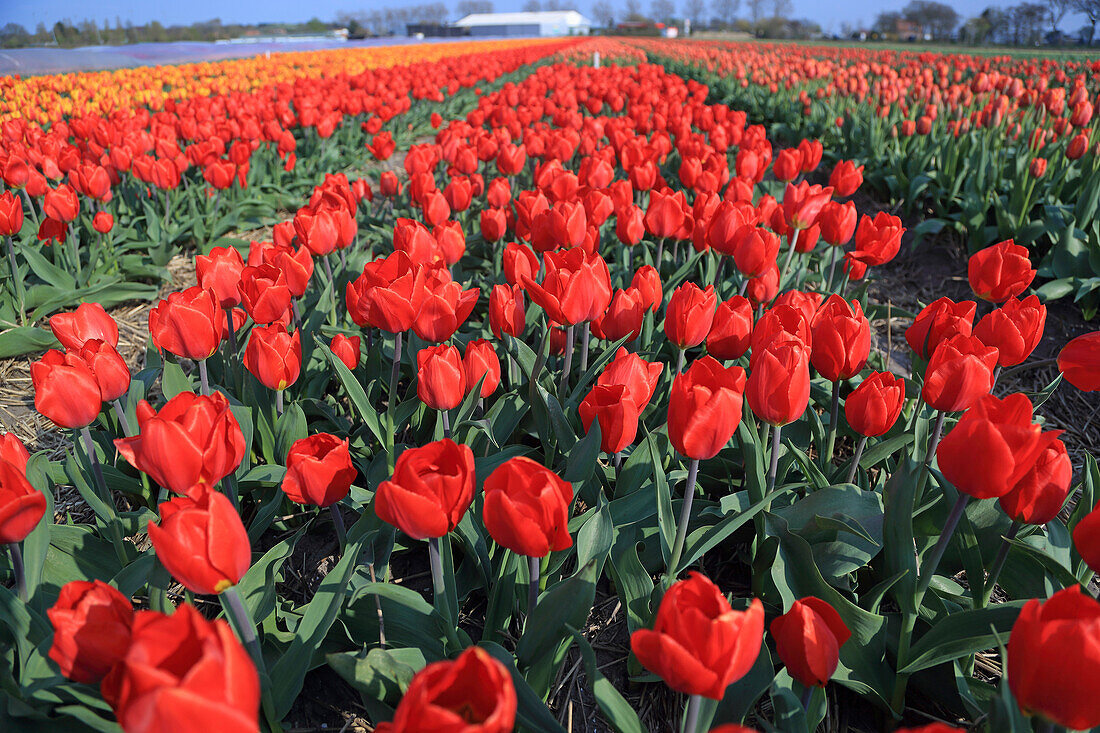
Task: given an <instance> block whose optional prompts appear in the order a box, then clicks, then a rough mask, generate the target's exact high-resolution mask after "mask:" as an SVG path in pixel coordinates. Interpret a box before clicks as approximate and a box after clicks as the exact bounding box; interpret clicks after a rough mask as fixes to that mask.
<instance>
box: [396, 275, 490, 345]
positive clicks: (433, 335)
mask: <svg viewBox="0 0 1100 733" xmlns="http://www.w3.org/2000/svg"><path fill="white" fill-rule="evenodd" d="M422 282H423V285H422V287H420V288H419V289H418V290H417V291H416V294H415V301H414V303H413V307H414V308H415V310H416V318H415V319H414V320H413V324H412V327H413V331H415V332H416V335H417V336H419V337H420V338H422V339H424V340H425V341H434V342H437V343H438V342H441V341H447V340H448V339H450V338H451V336H453V335H454V333H455V331H457V330H458V328H459V326H461V325H462V324H463V322H465V320H466V319H467V318H469V317H470V313H471V312H472V311H473V309H474V306H475V305H476V304H477V298H478V295H479V294H480V292H481V291H480V290H479V289H478V288H471V289H470V290H463V289H462V286H461V285H459V284H458V283H456V282H455V281H454V280H452V279H451V274H450V272H448V271H447V270H446V269H444V268H442V267H435V268H430V269H429V270H427V271H426V272H425V273H424V278H423V281H422Z"/></svg>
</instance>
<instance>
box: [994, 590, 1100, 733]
mask: <svg viewBox="0 0 1100 733" xmlns="http://www.w3.org/2000/svg"><path fill="white" fill-rule="evenodd" d="M1007 652H1008V667H1007V671H1008V686H1009V688H1010V689H1011V690H1012V694H1013V696H1015V698H1016V702H1017V704H1018V705H1019V706H1020V709H1021V710H1023V711H1024V712H1026V713H1028V714H1031V715H1039V716H1042V717H1043V718H1045V719H1047V720H1050V721H1051V722H1053V723H1056V724H1058V725H1062V726H1065V727H1066V728H1072V729H1074V730H1087V729H1090V728H1094V727H1096V726H1098V725H1100V695H1097V694H1096V693H1097V689H1098V688H1100V685H1098V683H1097V677H1096V674H1097V672H1096V670H1097V667H1098V665H1100V603H1097V602H1096V600H1095V599H1093V598H1092V597H1090V596H1087V595H1085V594H1083V593H1082V592H1081V589H1080V587H1079V586H1076V585H1074V586H1070V587H1069V588H1066V589H1065V590H1060V591H1058V592H1057V593H1055V594H1054V595H1052V596H1051V597H1050V599H1049V600H1047V601H1040V600H1039V599H1037V598H1035V599H1032V600H1030V601H1028V602H1027V603H1026V604H1025V605H1024V608H1023V610H1022V611H1020V615H1019V616H1018V617H1017V619H1016V623H1015V624H1014V625H1013V627H1012V634H1011V635H1010V636H1009V637H1008V648H1007Z"/></svg>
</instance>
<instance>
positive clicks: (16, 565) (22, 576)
mask: <svg viewBox="0 0 1100 733" xmlns="http://www.w3.org/2000/svg"><path fill="white" fill-rule="evenodd" d="M8 554H9V555H11V573H12V575H13V576H14V577H15V589H16V591H17V592H18V593H19V600H21V601H23V603H26V602H27V574H26V573H25V572H24V571H23V551H22V550H20V549H19V543H18V542H12V543H10V544H9V545H8Z"/></svg>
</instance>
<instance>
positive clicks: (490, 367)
mask: <svg viewBox="0 0 1100 733" xmlns="http://www.w3.org/2000/svg"><path fill="white" fill-rule="evenodd" d="M462 368H463V369H464V370H465V372H466V389H467V390H473V388H474V387H476V386H477V383H478V382H479V381H481V377H482V376H484V377H485V381H484V382H482V383H481V393H480V394H479V395H478V396H479V397H482V398H484V397H488V396H489V395H491V394H492V393H493V392H496V389H497V387H499V386H500V358H499V357H497V352H496V350H495V349H493V345H492V344H491V343H489V342H488V341H486V340H485V339H474V340H473V341H471V342H470V343H468V344H466V351H465V352H464V353H463V355H462Z"/></svg>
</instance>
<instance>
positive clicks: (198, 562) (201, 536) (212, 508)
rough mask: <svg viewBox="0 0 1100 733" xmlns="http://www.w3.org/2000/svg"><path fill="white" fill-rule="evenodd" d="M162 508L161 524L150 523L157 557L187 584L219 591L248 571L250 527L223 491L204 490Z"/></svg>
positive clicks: (195, 588)
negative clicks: (247, 529)
mask: <svg viewBox="0 0 1100 733" xmlns="http://www.w3.org/2000/svg"><path fill="white" fill-rule="evenodd" d="M158 510H159V512H160V524H159V525H158V524H155V523H153V522H149V530H148V531H149V541H150V542H152V543H153V549H154V550H155V551H156V553H157V559H158V560H160V562H161V564H162V565H164V568H165V569H166V570H167V571H168V572H169V573H171V574H172V577H174V578H175V579H176V580H178V581H179V582H180V583H182V584H183V586H184V587H185V588H187V589H188V590H190V591H191V592H193V593H201V594H215V593H221V592H222V591H224V590H226V589H227V588H230V587H232V586H234V585H236V584H237V583H239V582H240V581H241V578H243V577H244V574H245V573H246V572H248V567H249V565H251V564H252V547H251V545H250V544H249V542H248V532H247V531H246V530H245V528H244V524H242V523H241V518H240V515H238V514H237V510H236V509H234V508H233V505H232V504H231V503H230V502H229V499H227V498H226V497H225V494H220V493H218V492H216V491H213V490H212V489H205V490H203V491H201V492H199V494H198V496H197V497H196V498H191V497H187V496H180V497H176V498H175V499H170V500H169V501H166V502H164V503H162V504H161V505H160V506H159V507H158Z"/></svg>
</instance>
